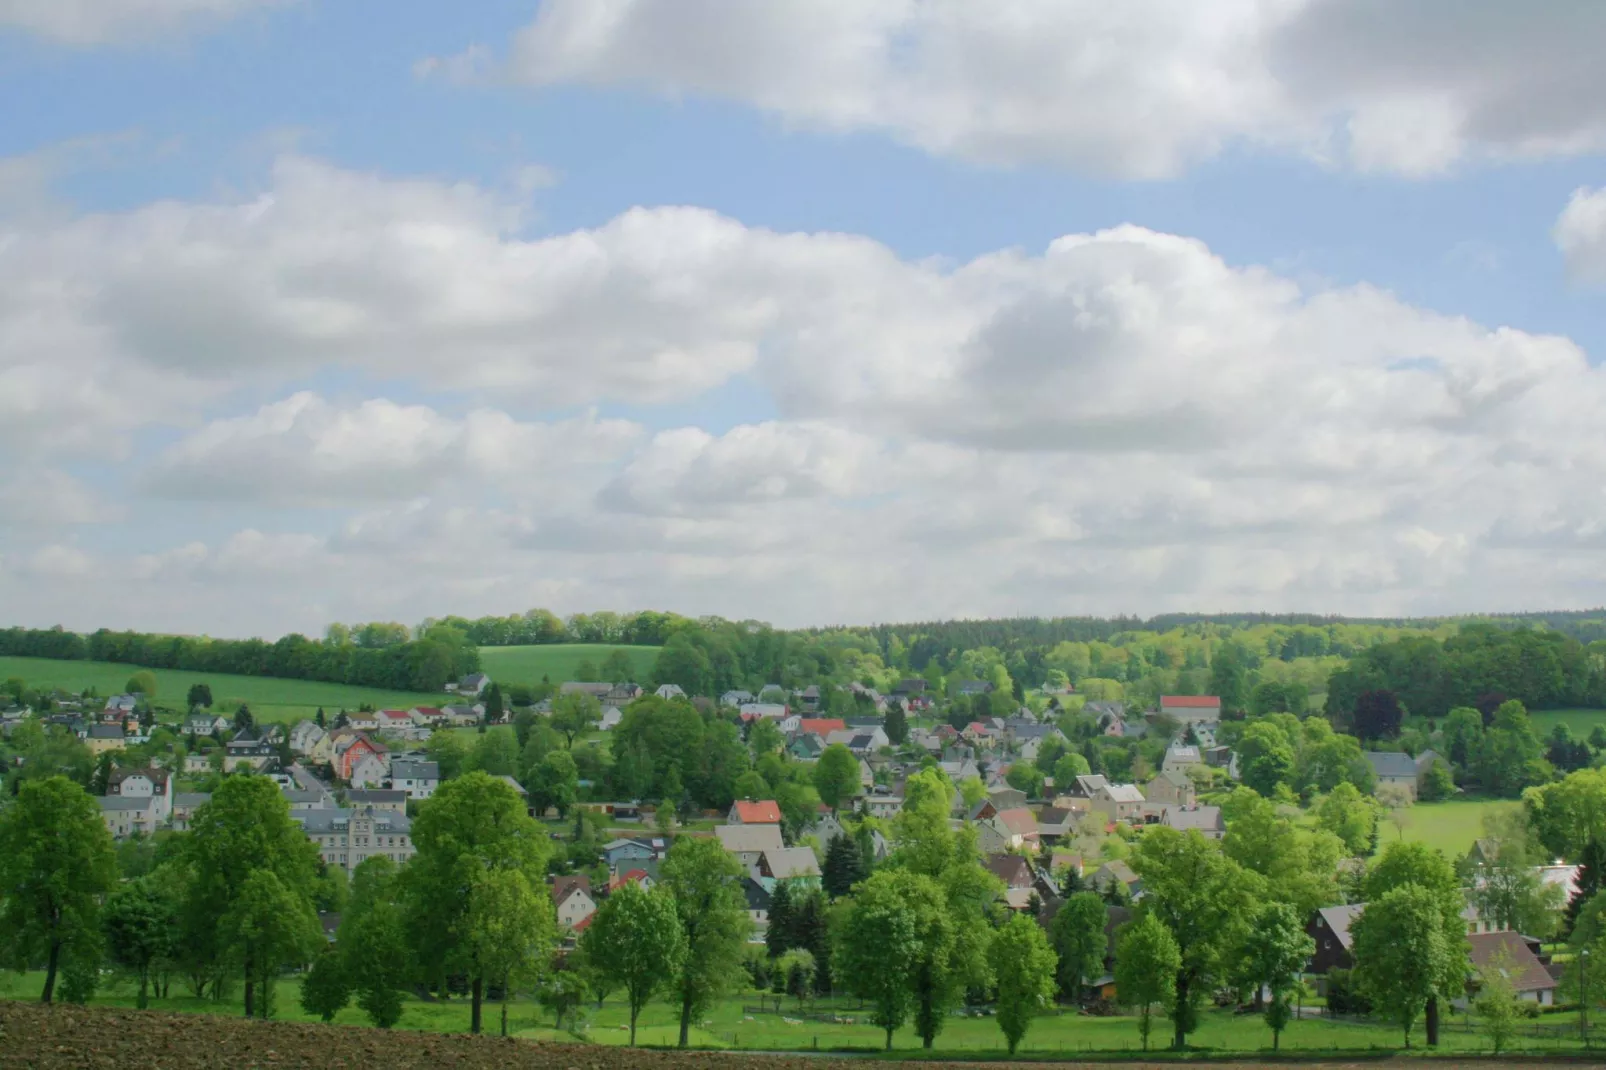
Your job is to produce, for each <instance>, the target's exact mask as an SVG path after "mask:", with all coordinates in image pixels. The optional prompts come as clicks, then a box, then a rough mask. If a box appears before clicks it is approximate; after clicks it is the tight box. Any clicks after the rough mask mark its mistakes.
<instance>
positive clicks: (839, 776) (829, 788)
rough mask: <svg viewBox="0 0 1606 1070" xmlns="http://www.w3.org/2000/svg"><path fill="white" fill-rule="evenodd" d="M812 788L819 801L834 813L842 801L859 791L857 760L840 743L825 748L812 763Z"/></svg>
mask: <svg viewBox="0 0 1606 1070" xmlns="http://www.w3.org/2000/svg"><path fill="white" fill-rule="evenodd" d="M814 790H815V791H817V792H819V793H820V801H821V802H823V803H825V805H827V806H829V807H830V808H831V810H832V812H833V813H834V812H835V811H836V809H837V807H839V806H840V805H841V804H842V803H843V802H845V801H847V800H848V799H851V798H853V796H855V795H857V794H858V792H859V760H858V759H857V758H855V757H854V756H853V752H852V751H850V750H848V748H847V747H846V746H844V745H843V744H841V743H833V744H831V745H830V746H829V747H827V748H825V750H824V752H823V753H821V755H820V760H819V761H817V762H815V763H814Z"/></svg>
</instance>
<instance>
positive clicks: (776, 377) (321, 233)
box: [0, 158, 1606, 631]
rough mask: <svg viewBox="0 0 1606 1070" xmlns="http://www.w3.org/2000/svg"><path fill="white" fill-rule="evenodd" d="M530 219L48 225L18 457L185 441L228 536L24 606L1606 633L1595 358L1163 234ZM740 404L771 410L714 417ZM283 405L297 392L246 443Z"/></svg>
mask: <svg viewBox="0 0 1606 1070" xmlns="http://www.w3.org/2000/svg"><path fill="white" fill-rule="evenodd" d="M1595 196H1597V195H1595V194H1587V193H1581V194H1580V195H1579V197H1578V198H1575V205H1577V204H1584V205H1586V206H1587V205H1591V204H1593V203H1594V202H1593V198H1594V197H1595ZM1590 210H1591V209H1589V208H1587V207H1586V208H1570V209H1569V210H1568V216H1567V217H1566V218H1568V219H1575V218H1576V219H1583V220H1584V221H1585V222H1586V223H1587V220H1588V219H1589V218H1591V217H1589V215H1588V212H1589V211H1590ZM521 222H522V220H521V218H520V216H519V211H518V206H517V205H513V204H509V203H507V202H505V201H503V200H501V199H499V198H497V197H494V196H492V195H490V194H487V193H485V192H484V191H482V190H480V189H477V188H475V187H471V186H456V185H450V184H446V183H440V182H430V181H395V180H388V179H382V178H379V177H376V176H368V175H354V174H351V173H348V172H344V171H340V170H338V169H335V168H332V167H329V166H327V165H324V164H319V163H316V162H314V161H308V160H303V159H298V158H290V159H287V160H286V161H283V162H281V164H280V165H279V167H278V168H277V169H276V171H275V172H274V177H273V181H272V183H271V185H270V187H269V189H268V190H267V191H266V192H264V193H263V194H262V195H260V196H255V197H249V198H246V199H243V200H241V201H238V202H233V201H226V202H220V203H211V204H183V203H165V204H158V205H150V206H147V207H144V208H138V209H135V210H132V211H129V212H125V213H121V214H117V215H104V216H89V217H84V218H80V219H73V220H68V221H65V222H51V223H46V224H40V225H37V226H30V227H27V228H24V227H21V226H20V225H18V226H14V227H13V229H12V230H11V231H9V232H8V233H7V235H6V238H5V241H4V242H0V415H3V414H6V413H9V414H10V419H9V420H8V419H0V435H7V434H12V435H16V436H17V437H16V438H15V440H14V441H15V443H16V445H14V446H12V447H10V449H11V450H12V451H13V452H11V453H8V454H7V456H8V457H9V456H13V455H17V456H24V457H29V456H32V455H29V454H18V453H16V452H15V451H16V449H17V448H19V447H20V445H21V443H23V442H24V441H27V442H28V443H29V446H28V448H29V449H36V450H40V451H42V452H41V454H40V457H41V460H40V461H39V462H38V463H40V464H43V463H44V462H43V460H42V458H43V457H44V455H45V454H47V453H48V452H49V450H51V449H65V448H68V447H72V448H81V449H90V448H93V447H95V446H104V445H105V444H106V442H107V441H108V440H115V439H116V438H118V436H120V435H125V436H126V435H127V434H128V433H129V432H130V431H132V430H134V429H138V428H141V427H149V426H152V425H160V426H164V427H166V426H171V427H177V428H179V429H180V430H181V434H180V437H179V438H178V440H177V441H176V442H174V443H172V444H171V445H170V446H169V447H168V448H166V449H165V450H164V451H162V452H161V453H160V454H159V455H157V456H156V457H154V458H151V459H149V460H147V459H146V458H145V457H144V455H143V454H140V455H138V456H139V459H138V460H136V461H130V462H126V465H125V467H124V468H123V469H121V470H120V471H122V472H124V473H125V474H127V475H128V479H127V483H128V484H131V485H133V486H135V487H136V488H139V489H142V490H144V491H147V492H150V493H154V494H160V495H163V496H166V497H168V498H176V499H184V500H185V501H190V502H200V503H203V504H205V503H217V502H222V503H223V504H224V507H223V508H222V509H218V508H215V507H209V508H204V509H203V508H201V507H198V506H189V505H185V504H183V503H182V502H181V503H179V504H176V505H173V504H168V505H167V506H166V509H168V510H173V509H180V510H181V509H185V508H195V509H196V510H197V512H198V513H201V514H203V515H204V516H205V519H206V521H207V526H206V528H205V530H202V531H190V530H187V529H182V528H181V529H179V530H182V531H183V534H182V535H173V534H172V533H171V531H169V532H168V534H167V536H164V538H165V539H166V541H165V542H164V541H162V539H159V538H158V537H157V536H156V535H154V534H152V535H142V542H141V546H142V548H146V549H149V548H150V547H152V546H154V547H155V549H150V552H148V553H145V554H142V555H138V556H137V557H136V556H129V555H122V556H118V555H110V556H105V557H102V556H98V555H97V554H96V553H94V552H92V551H89V550H82V549H77V548H76V547H74V546H72V545H69V544H64V543H62V542H61V541H60V539H59V537H58V534H57V533H53V532H43V533H40V532H35V531H11V532H8V534H7V538H6V539H5V541H4V542H3V543H0V547H3V550H4V567H3V571H0V603H3V604H6V605H7V606H10V607H15V609H16V612H17V613H18V614H20V615H21V616H20V619H30V620H43V621H45V622H47V623H48V622H51V621H53V620H55V619H57V614H58V612H59V608H58V607H60V606H61V605H65V604H70V605H72V606H75V607H79V609H80V610H81V611H82V612H83V613H84V614H85V616H86V619H84V620H82V621H74V622H70V623H78V624H83V625H99V624H101V623H108V622H109V623H113V624H117V623H125V622H132V623H138V624H140V625H141V626H147V627H162V628H187V629H189V630H212V631H221V630H222V629H223V628H224V627H225V624H226V623H227V622H221V621H220V619H219V618H215V617H214V616H213V614H235V613H236V610H235V609H234V608H232V607H234V606H237V605H238V606H249V607H250V608H251V612H250V613H249V614H247V613H245V612H244V611H243V610H242V611H239V614H238V616H239V619H240V620H244V621H247V623H245V624H244V625H243V627H245V628H247V629H249V630H253V631H255V630H271V629H273V628H298V629H303V630H307V629H316V628H318V627H320V626H321V624H322V623H323V622H324V621H326V620H328V619H354V618H360V617H364V616H371V615H385V616H392V617H400V618H403V619H410V618H414V617H422V616H424V615H426V614H430V613H440V612H445V611H448V610H450V611H459V612H491V611H500V612H506V611H508V610H510V609H513V608H523V607H527V606H529V605H536V604H550V605H553V606H554V607H556V608H559V609H562V610H575V609H582V608H588V607H592V608H594V607H596V606H614V607H618V608H628V607H630V606H641V605H661V606H669V607H673V608H676V609H679V610H682V611H685V612H719V613H725V614H728V615H732V616H736V617H747V616H761V617H768V618H771V619H774V620H776V621H778V622H782V623H806V622H822V621H833V620H855V619H858V620H865V619H872V620H885V619H889V618H893V617H903V618H907V617H923V616H927V615H931V614H969V615H976V614H993V613H1014V612H1030V613H1047V612H1115V611H1142V612H1148V611H1159V610H1168V609H1201V610H1205V609H1227V608H1242V607H1254V608H1268V609H1307V610H1331V611H1348V612H1367V613H1399V612H1413V611H1415V612H1422V611H1445V610H1467V609H1479V608H1482V609H1497V608H1503V607H1507V606H1513V605H1529V606H1532V605H1535V604H1548V605H1579V604H1597V603H1599V602H1601V601H1603V600H1606V581H1603V580H1601V579H1599V578H1598V576H1597V573H1598V568H1597V569H1595V571H1594V572H1593V573H1592V572H1591V565H1590V562H1591V561H1595V560H1598V555H1599V552H1600V548H1601V546H1602V545H1603V544H1606V516H1603V515H1602V513H1601V510H1600V508H1599V505H1598V497H1599V496H1598V487H1599V486H1600V484H1601V482H1602V480H1603V479H1606V445H1602V442H1601V438H1600V436H1599V435H1598V434H1597V433H1596V426H1595V425H1596V423H1597V420H1598V417H1597V413H1598V412H1599V411H1600V410H1601V409H1602V407H1603V406H1606V373H1603V372H1602V371H1600V370H1599V369H1598V368H1597V367H1596V366H1595V365H1592V364H1591V363H1590V361H1589V360H1588V359H1587V358H1586V355H1585V354H1584V353H1583V352H1582V351H1581V350H1580V349H1579V347H1578V346H1576V345H1575V344H1573V343H1572V342H1570V341H1569V340H1567V339H1565V338H1559V337H1551V336H1544V335H1537V334H1531V333H1528V332H1524V331H1520V330H1516V329H1512V328H1506V327H1499V326H1489V325H1483V324H1479V323H1476V322H1473V321H1470V320H1467V319H1463V318H1457V317H1450V316H1444V315H1440V314H1437V313H1433V312H1429V311H1425V310H1423V309H1420V308H1416V307H1413V306H1411V305H1409V304H1407V303H1405V302H1403V301H1401V300H1400V299H1399V298H1397V297H1395V296H1394V295H1391V294H1389V293H1387V292H1384V291H1381V290H1378V289H1376V288H1374V287H1370V286H1366V285H1357V286H1346V287H1332V288H1323V287H1310V286H1306V285H1302V284H1301V283H1299V282H1297V281H1295V280H1294V279H1292V278H1289V277H1287V276H1285V275H1283V274H1280V273H1278V272H1276V271H1273V270H1270V269H1267V268H1263V267H1256V266H1252V265H1250V266H1246V265H1238V264H1232V263H1228V262H1227V261H1225V260H1223V259H1222V258H1221V257H1220V256H1218V255H1217V254H1216V253H1214V252H1213V251H1212V250H1211V249H1210V248H1208V247H1207V246H1205V245H1204V244H1202V243H1200V242H1198V241H1194V240H1191V239H1188V238H1186V237H1181V236H1177V235H1170V234H1163V233H1158V232H1155V231H1152V230H1147V229H1144V228H1141V227H1135V226H1123V227H1116V228H1112V229H1109V230H1105V231H1100V232H1097V233H1091V234H1073V235H1067V236H1065V237H1062V238H1060V239H1058V240H1056V241H1054V242H1052V243H1051V244H1049V245H1048V246H1047V247H1045V248H1043V249H1040V250H1019V249H1011V250H1001V251H998V252H994V253H991V254H988V255H984V256H980V257H977V258H975V259H973V260H970V261H968V262H963V263H942V262H935V261H913V260H907V259H903V258H901V257H899V256H898V255H897V254H896V253H894V252H893V251H892V250H890V249H888V248H887V247H885V246H883V245H881V244H879V243H877V242H874V241H871V240H868V239H865V238H863V237H858V236H854V235H846V234H829V233H822V234H798V233H778V232H774V231H769V230H764V229H761V228H754V227H748V226H744V225H743V224H741V223H740V222H738V221H736V220H732V219H729V218H726V217H723V216H720V215H717V214H715V213H712V212H707V211H701V210H697V209H688V208H658V209H634V210H632V211H629V212H627V213H625V214H623V215H621V216H620V217H619V218H617V219H614V220H612V221H609V222H607V223H605V224H603V225H602V226H599V227H596V228H594V229H589V230H582V231H575V232H572V233H567V234H558V235H551V236H525V235H524V234H523V232H522V231H520V230H519V229H518V227H519V224H520V223H521ZM1576 229H1577V228H1576V227H1574V226H1573V225H1572V224H1571V223H1569V224H1568V226H1567V227H1558V241H1562V240H1563V238H1562V236H1561V232H1562V231H1563V230H1566V232H1567V233H1569V234H1571V233H1573V232H1574V230H1576ZM1584 229H1585V230H1586V231H1587V227H1585V228H1584ZM30 339H32V340H33V341H30ZM44 343H48V344H44ZM313 375H316V376H318V379H317V380H316V381H318V382H325V383H327V382H338V383H340V384H341V387H340V393H341V397H340V398H336V397H334V396H333V393H332V392H331V393H329V395H328V396H326V395H325V394H324V393H319V392H313V391H307V390H301V391H300V392H297V388H298V387H304V386H305V385H306V383H307V381H308V378H309V376H313ZM7 376H10V377H12V378H11V379H9V380H8V379H7V378H6V377H7ZM737 376H740V377H742V378H743V381H744V382H745V383H747V384H750V386H751V388H753V389H757V390H759V391H762V392H764V393H765V394H766V395H767V399H766V400H767V402H768V405H767V408H768V410H769V411H766V412H764V413H763V414H762V415H761V416H760V417H756V418H749V419H748V420H747V422H736V423H734V426H732V424H731V423H730V422H727V423H725V424H724V426H722V427H712V426H683V425H685V424H686V423H687V421H686V420H685V418H684V416H683V415H677V414H680V413H682V412H683V410H680V409H677V408H675V407H674V405H675V403H676V402H677V401H678V399H684V398H688V397H692V396H694V395H697V394H699V393H700V392H705V391H707V390H709V389H711V388H712V387H715V386H718V385H720V384H723V383H727V382H729V381H731V380H732V379H733V378H734V377H737ZM28 377H33V378H34V379H35V380H36V381H37V382H38V384H39V385H38V386H36V387H35V388H34V390H33V392H32V393H26V392H19V391H16V390H14V389H7V388H6V385H5V384H6V383H8V382H12V383H17V382H26V381H28ZM244 388H249V389H250V391H251V395H252V396H253V397H263V396H266V397H272V398H276V399H278V400H274V401H271V402H269V403H268V404H265V405H261V406H260V407H258V408H253V409H251V410H250V411H247V412H244V413H243V414H241V412H240V410H239V408H238V405H239V402H238V401H237V397H238V396H239V394H240V392H241V391H242V390H243V389H244ZM744 389H746V387H744ZM394 397H407V398H417V397H423V398H426V399H428V400H427V401H425V402H416V401H409V402H401V401H395V400H388V398H394ZM19 398H20V400H19ZM348 398H349V399H351V400H346V399H348ZM615 402H628V403H630V406H631V407H630V408H629V410H628V411H629V412H630V414H631V417H632V419H631V420H629V421H626V420H620V419H616V418H613V417H612V416H611V415H610V409H609V406H610V405H611V404H613V403H615ZM705 402H707V403H708V404H710V405H711V406H713V407H714V408H716V409H717V408H718V405H717V404H716V403H715V402H714V399H705V401H700V402H699V405H698V409H699V410H702V411H709V410H703V404H704V403H705ZM574 406H584V407H589V406H596V407H597V408H596V412H595V413H592V412H590V411H589V410H588V411H587V412H586V414H585V415H582V416H564V417H556V416H552V415H547V416H545V417H541V418H533V417H527V416H524V415H514V414H515V413H521V414H522V413H530V412H545V413H548V414H550V413H552V412H555V411H573V407H574ZM64 414H70V416H69V415H64ZM86 414H87V415H86ZM29 421H33V422H32V423H31V424H30V423H29ZM636 421H640V422H639V424H638V423H637V422H636ZM19 425H21V426H27V427H31V428H33V429H34V432H35V433H32V434H29V435H23V434H22V433H20V432H16V431H14V430H13V428H14V427H16V426H19ZM648 426H650V427H651V428H652V430H651V431H649V430H647V427H648ZM52 429H54V430H55V431H56V433H57V434H58V435H59V436H61V437H60V438H59V440H58V441H56V442H55V443H54V444H53V445H50V446H44V445H40V444H39V441H40V440H41V436H42V435H43V434H44V432H46V431H50V430H52ZM67 429H71V431H72V433H71V434H69V433H68V430H67ZM74 436H77V437H78V438H81V439H83V441H76V440H75V438H74ZM0 448H7V447H5V446H4V445H3V444H0ZM109 455H111V456H115V453H112V454H109ZM141 472H142V473H143V476H142V477H140V476H139V473H141ZM305 506H338V507H340V508H341V510H342V512H341V515H340V516H339V517H338V518H335V517H330V516H327V515H322V514H304V513H299V512H293V511H291V510H292V509H297V508H300V507H305ZM68 511H69V512H70V510H68ZM309 515H310V518H309ZM220 516H221V517H225V518H226V519H225V520H222V521H220V520H219V517H220ZM219 523H223V524H224V525H226V527H227V528H228V530H229V532H232V533H233V534H228V533H223V534H220V533H219V529H218V524H219ZM169 543H170V544H171V545H168V544H169ZM63 546H66V547H67V549H69V550H72V551H73V553H63V552H62V547H63ZM163 546H166V547H167V548H166V549H163V548H162V547H163ZM94 576H118V577H120V578H121V577H126V578H127V582H126V583H124V582H120V583H118V584H104V583H100V584H96V583H94V582H92V580H91V579H88V578H85V577H94ZM41 577H52V578H50V579H48V581H47V580H45V579H41ZM74 577H77V578H76V579H75V578H74ZM80 581H81V583H80ZM202 592H204V593H205V594H206V597H200V594H201V593H202ZM69 594H70V595H71V597H70V598H69V597H68V595H69ZM225 604H226V605H227V606H229V607H230V608H228V609H217V608H214V607H217V606H221V605H225ZM96 610H99V611H101V612H99V613H98V614H97V612H94V611H96ZM125 614H126V615H125ZM142 615H143V616H142ZM96 617H98V619H88V618H96ZM229 619H230V620H231V621H232V620H234V619H235V618H234V617H233V616H231V617H230V618H229Z"/></svg>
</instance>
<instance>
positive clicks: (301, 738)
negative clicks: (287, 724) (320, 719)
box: [290, 721, 329, 756]
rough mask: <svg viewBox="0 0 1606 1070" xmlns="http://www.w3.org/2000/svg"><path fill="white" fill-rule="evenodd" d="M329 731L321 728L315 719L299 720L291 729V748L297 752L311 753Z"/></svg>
mask: <svg viewBox="0 0 1606 1070" xmlns="http://www.w3.org/2000/svg"><path fill="white" fill-rule="evenodd" d="M328 734H329V733H327V732H325V731H324V730H323V729H321V728H319V727H318V725H317V722H315V721H299V722H297V723H296V726H295V727H294V728H292V729H290V749H291V750H293V751H295V752H296V753H297V754H303V755H309V756H310V755H311V754H312V751H313V748H315V747H316V746H317V745H318V744H319V743H320V742H322V740H323V739H324V737H326V736H327V735H328Z"/></svg>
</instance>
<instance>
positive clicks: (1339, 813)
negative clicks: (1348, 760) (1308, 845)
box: [1315, 782, 1377, 856]
mask: <svg viewBox="0 0 1606 1070" xmlns="http://www.w3.org/2000/svg"><path fill="white" fill-rule="evenodd" d="M1315 813H1316V827H1317V828H1321V829H1325V830H1327V831H1328V832H1331V833H1332V834H1333V835H1335V836H1337V837H1338V838H1339V840H1340V841H1341V842H1342V843H1343V844H1344V846H1345V847H1346V848H1347V849H1348V850H1349V852H1350V854H1352V855H1357V856H1358V855H1364V854H1366V853H1367V852H1368V851H1370V850H1371V847H1372V835H1373V833H1375V832H1376V831H1377V803H1375V802H1374V801H1373V800H1372V799H1371V798H1370V797H1368V796H1365V795H1362V794H1361V793H1360V792H1359V791H1357V790H1355V785H1353V784H1350V783H1347V782H1346V783H1343V784H1340V785H1338V787H1336V788H1334V789H1333V790H1332V792H1331V793H1330V794H1329V795H1328V796H1327V797H1326V798H1324V799H1323V800H1322V801H1321V802H1319V803H1317V804H1316V807H1315Z"/></svg>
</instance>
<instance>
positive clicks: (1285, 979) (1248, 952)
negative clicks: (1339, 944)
mask: <svg viewBox="0 0 1606 1070" xmlns="http://www.w3.org/2000/svg"><path fill="white" fill-rule="evenodd" d="M1315 950H1316V941H1314V940H1312V939H1311V938H1310V936H1308V935H1307V934H1306V933H1305V927H1304V923H1303V920H1302V918H1301V915H1300V914H1299V912H1298V911H1296V910H1295V909H1294V908H1293V907H1291V906H1289V905H1287V904H1286V903H1267V904H1265V905H1264V906H1262V907H1261V908H1260V910H1259V911H1257V912H1256V914H1255V921H1254V924H1253V925H1252V926H1250V929H1249V935H1248V938H1247V939H1246V940H1245V941H1244V953H1243V979H1244V980H1246V981H1248V982H1249V983H1250V984H1252V985H1254V987H1255V989H1256V991H1257V992H1258V991H1259V990H1261V989H1265V990H1266V992H1267V993H1268V994H1269V995H1270V997H1271V1001H1270V1003H1269V1004H1268V1005H1267V1007H1266V1024H1267V1025H1269V1026H1270V1027H1271V1050H1272V1051H1276V1050H1277V1048H1278V1045H1279V1042H1280V1041H1281V1039H1282V1033H1283V1027H1284V1026H1286V1025H1287V1024H1288V1022H1289V1019H1290V1018H1291V1017H1292V1009H1291V1007H1290V1006H1289V1004H1290V1003H1291V1002H1292V999H1293V991H1294V986H1295V985H1296V984H1298V983H1299V976H1300V974H1301V973H1303V972H1304V970H1305V963H1306V961H1307V960H1308V959H1309V958H1310V956H1311V955H1312V954H1313V953H1314V952H1315Z"/></svg>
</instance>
